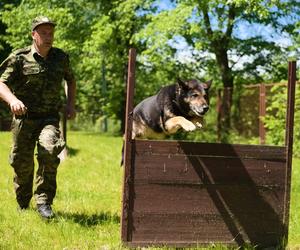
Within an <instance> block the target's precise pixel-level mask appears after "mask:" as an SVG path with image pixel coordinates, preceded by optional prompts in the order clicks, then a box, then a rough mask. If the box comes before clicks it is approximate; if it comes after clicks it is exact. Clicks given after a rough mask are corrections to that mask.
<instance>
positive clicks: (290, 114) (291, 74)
mask: <svg viewBox="0 0 300 250" xmlns="http://www.w3.org/2000/svg"><path fill="white" fill-rule="evenodd" d="M295 86H296V62H295V61H293V62H289V68H288V91H287V92H288V93H287V95H288V96H287V98H288V99H287V112H286V125H285V146H286V148H287V149H286V150H287V162H286V183H287V185H286V190H285V202H284V204H285V213H284V215H285V218H284V225H285V230H286V235H288V227H289V209H290V191H291V174H292V156H293V135H294V112H295Z"/></svg>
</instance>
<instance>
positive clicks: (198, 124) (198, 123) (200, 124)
mask: <svg viewBox="0 0 300 250" xmlns="http://www.w3.org/2000/svg"><path fill="white" fill-rule="evenodd" d="M195 125H196V127H197V128H202V127H203V125H202V123H200V122H196V124H195Z"/></svg>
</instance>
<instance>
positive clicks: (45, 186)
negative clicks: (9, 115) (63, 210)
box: [10, 118, 65, 207]
mask: <svg viewBox="0 0 300 250" xmlns="http://www.w3.org/2000/svg"><path fill="white" fill-rule="evenodd" d="M12 133H13V146H12V150H11V153H10V165H11V166H12V167H13V169H14V172H15V176H14V186H15V192H16V198H17V201H18V203H19V205H20V206H21V207H27V206H28V204H29V202H30V199H31V198H32V196H33V179H34V152H35V147H36V146H37V150H36V152H37V153H36V155H37V162H38V169H37V171H36V178H35V184H36V185H35V191H34V197H35V200H36V203H37V204H46V203H47V204H52V202H53V199H54V197H55V194H56V174H57V167H58V165H59V162H60V159H59V158H58V154H59V153H60V152H61V151H62V150H63V148H64V146H65V142H64V140H63V139H62V138H61V136H60V130H59V118H47V119H45V118H43V119H27V118H13V121H12Z"/></svg>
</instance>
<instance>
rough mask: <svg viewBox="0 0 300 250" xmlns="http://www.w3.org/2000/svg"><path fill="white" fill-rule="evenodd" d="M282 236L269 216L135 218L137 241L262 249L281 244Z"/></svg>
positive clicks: (135, 236) (134, 236)
mask: <svg viewBox="0 0 300 250" xmlns="http://www.w3.org/2000/svg"><path fill="white" fill-rule="evenodd" d="M241 220H242V223H247V228H245V227H242V226H241ZM175 221H176V224H174V222H175ZM258 225H259V230H257V228H258ZM270 225H273V227H270ZM255 229H256V230H255ZM281 234H282V228H280V227H278V225H277V220H276V218H275V219H274V218H272V217H271V216H265V215H261V216H259V215H256V217H253V218H250V217H249V216H248V215H244V217H243V218H242V217H241V216H240V217H239V218H236V217H234V216H228V217H226V216H216V215H205V214H202V213H201V214H183V213H177V214H143V213H135V214H134V234H133V241H148V242H155V241H165V242H170V241H185V242H195V243H196V242H197V243H209V242H214V243H218V242H232V243H233V242H234V243H236V244H237V245H242V244H245V243H248V242H252V243H253V244H256V245H260V246H261V245H264V244H265V243H266V240H267V241H268V244H270V243H271V244H276V243H278V241H279V239H280V236H281Z"/></svg>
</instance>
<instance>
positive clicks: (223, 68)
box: [215, 43, 233, 142]
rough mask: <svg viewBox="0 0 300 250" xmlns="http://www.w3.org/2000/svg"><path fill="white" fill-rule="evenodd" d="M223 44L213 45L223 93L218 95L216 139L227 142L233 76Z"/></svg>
mask: <svg viewBox="0 0 300 250" xmlns="http://www.w3.org/2000/svg"><path fill="white" fill-rule="evenodd" d="M225 44H226V43H225ZM223 46H224V43H223ZM223 46H222V45H221V43H219V44H218V46H215V54H216V59H217V65H218V68H219V71H220V74H221V79H222V82H223V87H224V89H223V93H222V95H221V96H220V98H221V99H220V105H219V110H218V111H219V112H218V140H219V141H220V142H227V141H228V135H229V130H230V128H231V122H230V117H231V106H232V95H233V77H232V72H231V68H229V63H228V56H227V48H225V47H226V46H224V47H223Z"/></svg>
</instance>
